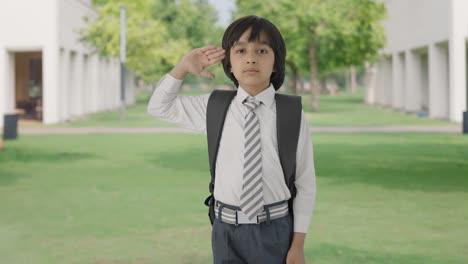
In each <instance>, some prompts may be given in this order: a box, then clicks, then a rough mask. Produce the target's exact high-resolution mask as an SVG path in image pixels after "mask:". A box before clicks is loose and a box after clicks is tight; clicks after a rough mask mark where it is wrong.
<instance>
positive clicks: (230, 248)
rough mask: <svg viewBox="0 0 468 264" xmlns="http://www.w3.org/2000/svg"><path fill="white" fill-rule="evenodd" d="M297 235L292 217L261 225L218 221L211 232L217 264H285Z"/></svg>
mask: <svg viewBox="0 0 468 264" xmlns="http://www.w3.org/2000/svg"><path fill="white" fill-rule="evenodd" d="M292 236H293V223H292V217H291V215H287V216H284V217H281V218H278V219H274V220H271V222H270V224H269V225H268V224H267V223H266V222H262V223H260V224H243V225H238V226H235V225H233V224H228V223H223V222H220V221H219V220H218V219H215V220H214V222H213V230H212V232H211V247H212V250H213V260H214V264H227V263H229V264H276V263H278V264H285V263H286V256H287V254H288V251H289V247H290V245H291V241H292Z"/></svg>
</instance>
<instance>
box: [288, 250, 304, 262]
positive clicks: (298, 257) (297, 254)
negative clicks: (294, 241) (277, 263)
mask: <svg viewBox="0 0 468 264" xmlns="http://www.w3.org/2000/svg"><path fill="white" fill-rule="evenodd" d="M286 264H305V256H304V249H303V248H301V247H294V246H292V247H291V248H290V249H289V252H288V256H287V257H286Z"/></svg>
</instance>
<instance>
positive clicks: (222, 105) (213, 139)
mask: <svg viewBox="0 0 468 264" xmlns="http://www.w3.org/2000/svg"><path fill="white" fill-rule="evenodd" d="M236 93H237V91H221V90H214V91H213V92H212V93H211V95H210V98H209V99H208V106H207V109H206V134H207V138H208V158H209V162H210V174H211V181H210V185H209V190H210V194H211V195H210V196H208V197H207V198H206V200H205V205H206V206H208V207H209V211H208V216H209V217H210V221H211V224H213V221H214V197H213V191H214V182H215V171H216V158H217V156H218V149H219V141H220V140H221V134H222V132H223V127H224V120H225V118H226V113H227V110H228V109H229V105H231V101H232V99H233V98H234V96H235V95H236Z"/></svg>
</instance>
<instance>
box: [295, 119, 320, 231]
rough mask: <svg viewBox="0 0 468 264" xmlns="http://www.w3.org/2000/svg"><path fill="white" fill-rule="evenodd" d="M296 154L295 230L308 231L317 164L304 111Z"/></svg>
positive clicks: (313, 201) (313, 199)
mask: <svg viewBox="0 0 468 264" xmlns="http://www.w3.org/2000/svg"><path fill="white" fill-rule="evenodd" d="M301 115H302V117H301V130H300V132H299V142H298V145H297V154H296V180H295V182H294V183H295V186H296V189H297V194H296V198H295V199H294V202H293V210H294V232H299V233H307V230H308V228H309V224H310V220H311V219H312V212H313V210H314V205H315V192H316V186H315V166H314V156H313V148H312V139H311V134H310V131H309V126H308V125H307V122H306V118H305V114H304V111H302V113H301Z"/></svg>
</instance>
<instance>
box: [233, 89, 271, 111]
mask: <svg viewBox="0 0 468 264" xmlns="http://www.w3.org/2000/svg"><path fill="white" fill-rule="evenodd" d="M275 92H276V91H275V88H273V85H272V84H270V86H269V87H268V88H266V89H265V90H263V91H262V92H260V93H259V94H257V95H256V96H254V98H255V99H257V100H259V101H260V102H262V103H263V104H264V105H265V106H266V107H271V105H272V104H273V102H274V101H275ZM249 96H250V94H249V93H247V92H246V91H245V90H244V89H243V88H242V87H240V86H239V87H238V88H237V95H236V100H237V102H238V103H240V104H242V102H244V100H245V99H246V98H247V97H249Z"/></svg>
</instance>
